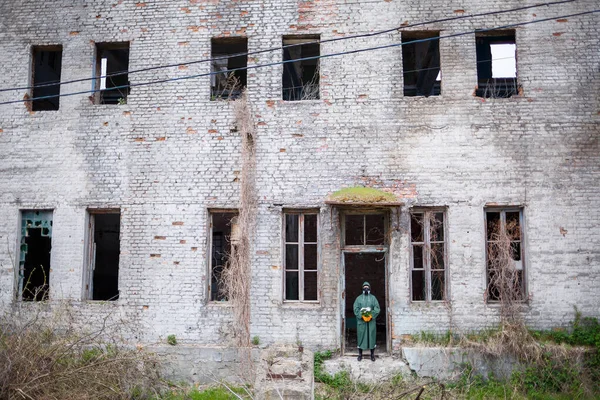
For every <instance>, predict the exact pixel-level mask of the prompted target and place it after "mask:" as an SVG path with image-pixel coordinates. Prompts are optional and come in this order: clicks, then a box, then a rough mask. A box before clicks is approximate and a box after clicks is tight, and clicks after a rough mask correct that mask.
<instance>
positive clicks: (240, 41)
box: [209, 36, 249, 101]
mask: <svg viewBox="0 0 600 400" xmlns="http://www.w3.org/2000/svg"><path fill="white" fill-rule="evenodd" d="M227 44H229V45H231V46H232V47H236V46H240V47H244V48H245V49H244V50H242V51H241V52H227V53H226V52H219V51H217V49H215V47H219V46H226V45H227ZM236 54H237V56H236ZM210 57H211V58H212V59H215V58H216V59H226V60H227V67H226V69H227V70H228V71H230V72H229V73H227V74H233V75H234V76H236V77H237V73H239V74H243V76H244V77H243V79H241V78H239V77H238V79H240V84H241V87H240V88H239V90H237V91H233V92H231V91H230V92H229V93H228V94H227V95H225V91H223V92H221V93H219V92H218V91H217V89H216V88H217V86H216V85H215V86H213V79H214V80H215V83H216V80H217V79H218V78H219V76H220V74H222V73H223V72H220V71H216V70H215V65H214V61H213V62H211V64H210V72H211V76H210V79H209V81H210V82H209V84H210V101H218V100H236V99H238V98H240V96H241V95H242V92H243V91H244V89H246V88H247V87H248V77H249V74H248V61H249V57H248V37H247V36H215V37H211V39H210ZM241 58H245V62H244V63H243V64H245V65H244V66H242V67H240V68H231V67H230V66H229V62H230V61H232V59H241ZM242 81H243V82H242Z"/></svg>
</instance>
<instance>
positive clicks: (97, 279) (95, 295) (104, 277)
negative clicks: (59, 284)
mask: <svg viewBox="0 0 600 400" xmlns="http://www.w3.org/2000/svg"><path fill="white" fill-rule="evenodd" d="M92 217H93V220H94V221H93V222H94V224H93V227H94V248H93V250H94V252H95V257H94V271H93V278H92V279H93V282H92V300H117V299H118V298H119V253H120V245H119V234H120V227H121V215H120V214H92Z"/></svg>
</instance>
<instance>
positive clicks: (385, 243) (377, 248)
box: [341, 209, 391, 251]
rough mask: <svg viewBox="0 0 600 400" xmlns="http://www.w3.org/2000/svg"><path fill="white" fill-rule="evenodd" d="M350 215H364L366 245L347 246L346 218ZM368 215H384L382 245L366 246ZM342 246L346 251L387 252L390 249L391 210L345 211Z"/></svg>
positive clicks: (343, 215)
mask: <svg viewBox="0 0 600 400" xmlns="http://www.w3.org/2000/svg"><path fill="white" fill-rule="evenodd" d="M348 215H363V216H364V217H365V223H364V228H363V229H364V232H363V237H364V243H365V244H346V217H347V216H348ZM367 215H382V216H383V243H382V244H366V234H367V225H366V216H367ZM341 225H342V227H341V246H342V250H344V251H387V250H388V249H389V247H390V237H389V233H390V226H391V225H390V211H389V209H357V210H344V211H343V214H342V221H341Z"/></svg>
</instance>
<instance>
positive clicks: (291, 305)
mask: <svg viewBox="0 0 600 400" xmlns="http://www.w3.org/2000/svg"><path fill="white" fill-rule="evenodd" d="M281 307H282V308H284V309H290V310H317V309H320V308H321V302H320V301H312V302H308V301H284V302H283V303H282V304H281Z"/></svg>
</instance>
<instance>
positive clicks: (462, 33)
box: [0, 9, 600, 105]
mask: <svg viewBox="0 0 600 400" xmlns="http://www.w3.org/2000/svg"><path fill="white" fill-rule="evenodd" d="M598 12H600V9H596V10H591V11H583V12H579V13H574V14H567V15H558V16H554V17H550V18H543V19H539V20H534V21H527V22H518V23H514V24H508V25H502V26H496V27H493V28H486V29H476V30H473V31H467V32H460V33H454V34H450V35H445V36H437V37H430V38H425V39H417V40H411V41H408V42H401V43H391V44H387V45H381V46H375V47H367V48H362V49H356V50H348V51H343V52H337V53H330V54H324V55H319V56H311V57H304V58H297V59H293V60H284V61H277V62H271V63H265V64H257V65H250V66H246V67H241V68H234V69H227V70H222V71H212V72H207V73H202V74H195V75H186V76H180V77H175V78H167V79H159V80H154V81H147V82H139V83H132V84H128V85H121V86H115V87H111V90H118V89H127V88H130V87H139V86H149V85H156V84H161V83H167V82H177V81H182V80H188V79H195V78H201V77H205V76H211V75H217V74H222V73H228V72H234V71H239V70H250V69H259V68H265V67H272V66H276V65H282V64H288V63H294V62H299V61H307V60H316V59H321V58H331V57H339V56H342V55H348V54H357V53H364V52H367V51H374V50H383V49H389V48H394V47H402V46H405V45H409V44H415V43H423V42H430V41H433V40H442V39H449V38H454V37H459V36H465V35H471V34H475V33H480V32H489V31H495V30H501V29H508V28H515V27H518V26H525V25H533V24H538V23H541V22H548V21H553V20H557V19H566V18H572V17H578V16H582V15H589V14H594V13H598ZM99 91H101V90H100V89H92V90H84V91H79V92H72V93H65V94H58V95H49V96H40V97H34V98H29V99H22V100H12V101H6V102H2V103H0V105H7V104H14V103H22V102H30V101H34V100H43V99H50V98H56V97H67V96H75V95H79V94H90V93H96V92H99Z"/></svg>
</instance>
